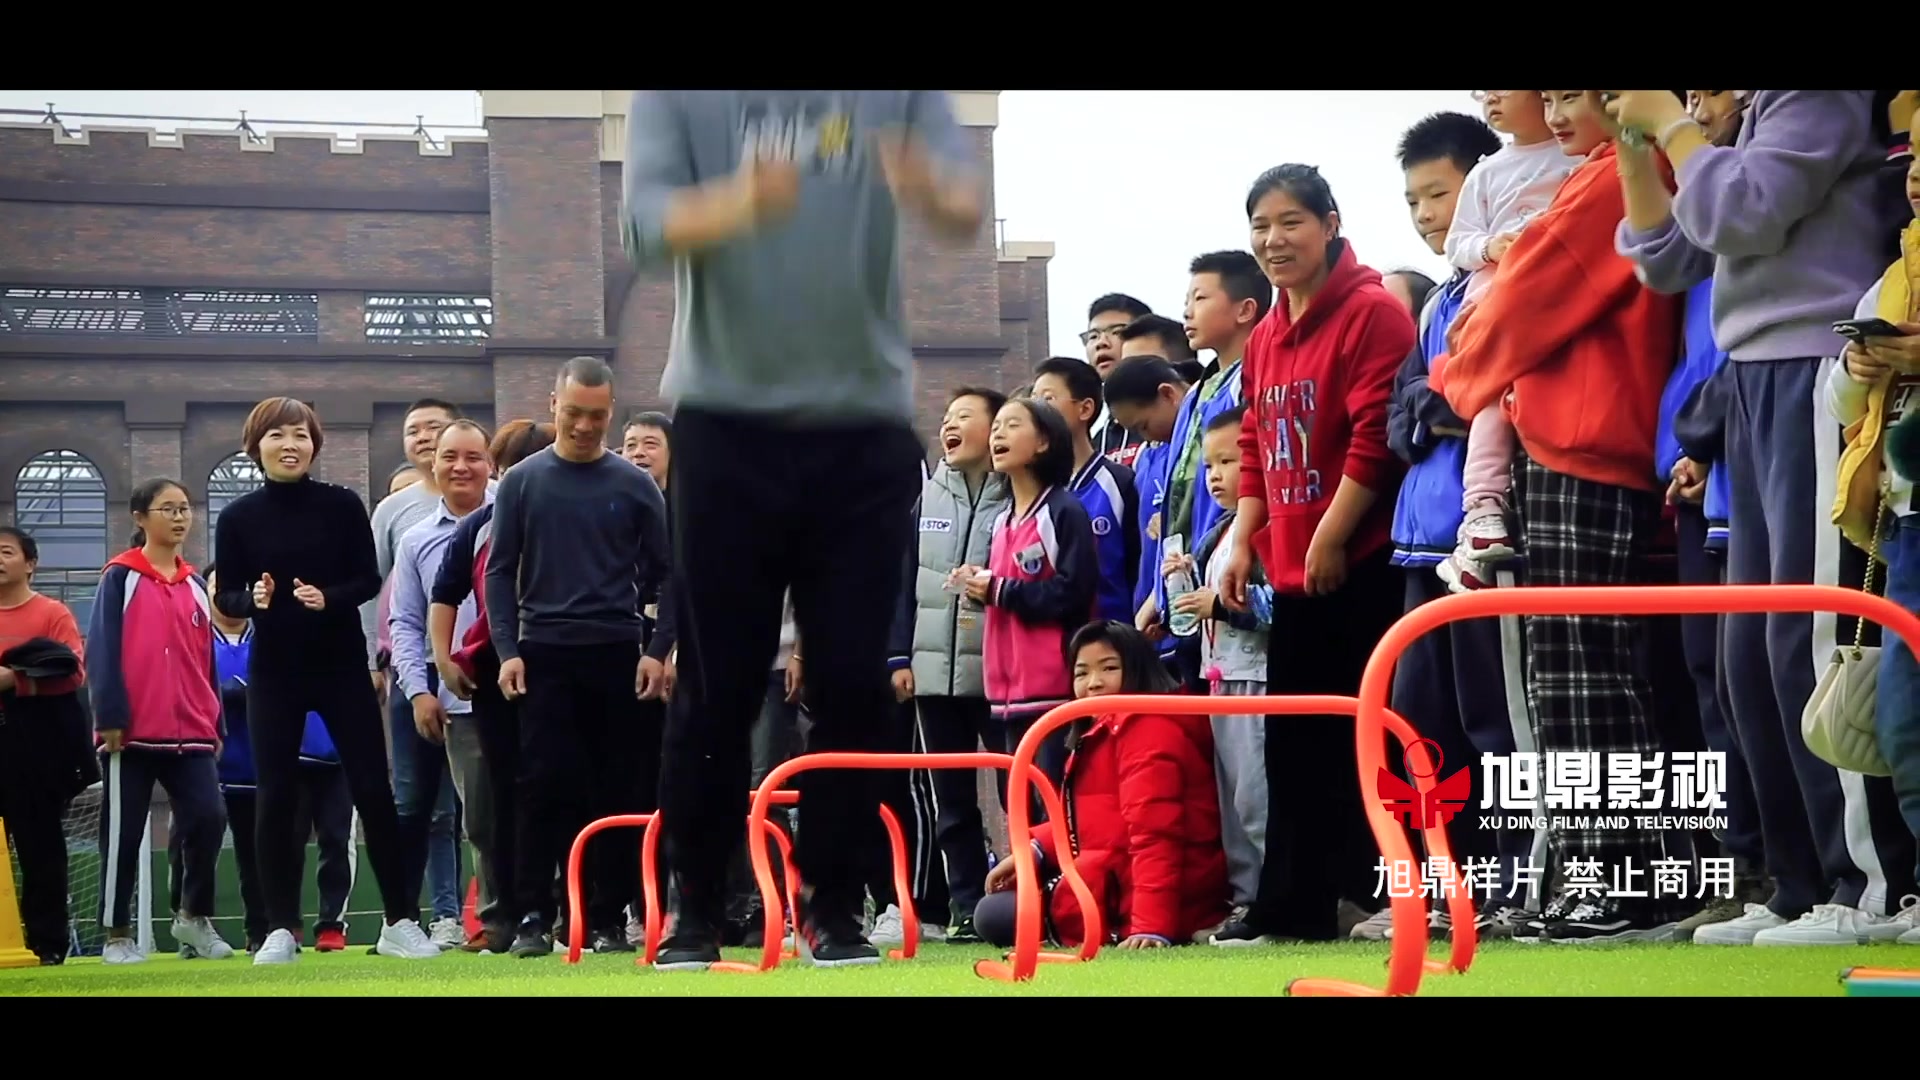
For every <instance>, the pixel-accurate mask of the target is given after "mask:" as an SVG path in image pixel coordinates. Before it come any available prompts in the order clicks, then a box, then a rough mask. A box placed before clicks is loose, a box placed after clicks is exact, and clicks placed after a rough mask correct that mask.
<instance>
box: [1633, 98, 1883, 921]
mask: <svg viewBox="0 0 1920 1080" xmlns="http://www.w3.org/2000/svg"><path fill="white" fill-rule="evenodd" d="M1609 93H1611V94H1613V95H1614V97H1613V99H1612V100H1611V101H1610V102H1609V103H1608V105H1607V108H1608V110H1609V111H1610V112H1611V113H1612V114H1613V115H1614V117H1615V118H1616V120H1617V121H1618V122H1619V123H1620V124H1621V125H1622V126H1624V127H1629V128H1632V129H1635V130H1637V131H1640V132H1643V133H1645V135H1646V139H1645V144H1644V145H1641V146H1638V147H1633V148H1628V147H1627V146H1626V144H1624V143H1623V149H1622V152H1621V163H1622V167H1623V168H1624V169H1626V170H1628V172H1631V173H1635V174H1637V175H1638V176H1640V177H1641V179H1639V180H1635V179H1634V177H1632V176H1628V177H1627V183H1628V184H1629V186H1632V187H1635V188H1636V189H1637V190H1638V191H1639V192H1642V193H1644V195H1645V196H1646V197H1645V198H1644V199H1633V200H1631V201H1630V203H1629V209H1628V214H1627V218H1626V220H1625V221H1624V222H1623V223H1622V224H1621V226H1620V228H1619V231H1618V233H1617V235H1616V237H1615V240H1616V246H1617V248H1618V250H1619V251H1620V252H1621V254H1623V255H1625V256H1627V257H1628V258H1629V259H1631V260H1632V261H1633V262H1634V264H1635V265H1636V267H1637V268H1638V270H1639V274H1640V278H1641V280H1643V281H1645V282H1646V283H1647V286H1648V287H1649V288H1652V289H1654V290H1657V291H1660V292H1666V293H1676V294H1677V293H1683V292H1685V291H1687V290H1688V289H1691V288H1692V287H1693V286H1694V285H1696V284H1698V283H1699V282H1701V281H1703V280H1705V279H1706V278H1708V277H1709V276H1711V277H1712V279H1713V322H1714V327H1713V337H1714V339H1715V341H1717V342H1718V343H1719V344H1720V345H1721V346H1722V347H1723V348H1725V349H1726V350H1727V355H1728V362H1729V365H1730V369H1731V380H1732V384H1733V385H1732V403H1731V406H1730V408H1729V414H1728V417H1727V426H1726V443H1725V462H1726V466H1727V478H1728V481H1729V487H1730V492H1731V496H1730V499H1729V507H1730V515H1729V518H1730V520H1729V522H1728V526H1729V534H1728V541H1727V583H1728V584H1730V585H1752V584H1806V583H1809V582H1811V583H1814V584H1822V585H1838V584H1840V583H1841V582H1843V581H1845V582H1848V583H1849V584H1851V585H1854V586H1855V587H1857V586H1858V583H1859V582H1860V580H1861V570H1862V569H1863V568H1864V563H1865V556H1864V555H1863V554H1862V553H1860V552H1857V551H1850V550H1847V546H1846V545H1844V544H1840V543H1837V542H1835V541H1836V539H1837V538H1835V537H1834V536H1833V534H1832V532H1831V531H1829V530H1832V529H1833V524H1832V520H1831V513H1830V508H1831V507H1832V506H1833V504H1834V501H1835V490H1834V488H1833V487H1832V486H1831V485H1832V484H1833V481H1834V471H1833V465H1832V462H1834V461H1835V460H1836V458H1837V456H1838V454H1839V450H1840V432H1839V428H1838V426H1837V425H1835V424H1834V423H1833V422H1832V420H1831V419H1830V418H1828V417H1826V416H1823V415H1819V414H1818V409H1817V406H1816V402H1817V401H1818V400H1819V397H1820V391H1821V387H1822V386H1823V384H1825V383H1826V381H1827V379H1828V377H1829V375H1830V374H1831V373H1832V371H1833V369H1834V368H1835V367H1836V366H1837V365H1838V360H1837V355H1838V353H1839V352H1840V350H1841V347H1842V346H1843V344H1844V342H1843V340H1842V338H1840V337H1839V336H1837V335H1836V334H1835V333H1834V328H1833V326H1834V323H1835V322H1837V321H1839V320H1842V319H1845V318H1847V317H1848V316H1850V315H1851V314H1853V309H1854V306H1855V304H1856V303H1857V302H1858V301H1859V299H1860V296H1861V294H1862V293H1864V292H1866V291H1867V289H1868V287H1869V286H1871V285H1872V284H1873V282H1874V280H1875V279H1876V278H1878V277H1879V276H1880V275H1881V273H1882V271H1883V270H1884V269H1885V267H1886V263H1885V257H1884V255H1883V252H1884V250H1885V248H1886V239H1887V238H1888V237H1889V236H1891V234H1892V233H1893V231H1894V230H1895V229H1896V227H1897V224H1896V222H1895V220H1894V219H1893V218H1892V217H1891V215H1890V214H1889V213H1888V212H1887V206H1886V202H1885V200H1884V199H1883V198H1882V195H1883V187H1882V177H1883V175H1884V174H1883V172H1882V169H1883V166H1884V162H1885V160H1886V157H1887V147H1886V144H1885V140H1884V138H1883V137H1881V136H1880V135H1879V134H1878V133H1877V132H1876V128H1877V125H1878V118H1879V116H1880V115H1882V113H1881V112H1880V111H1879V110H1878V109H1877V104H1876V100H1875V92H1874V91H1872V90H1753V91H1749V92H1748V94H1747V97H1746V108H1745V114H1744V119H1743V122H1742V128H1741V132H1740V135H1739V137H1738V138H1737V139H1736V140H1735V142H1734V144H1733V145H1731V146H1715V145H1713V144H1712V142H1711V140H1710V139H1709V138H1708V136H1707V131H1706V128H1704V127H1703V126H1702V125H1701V124H1700V123H1699V122H1698V121H1697V120H1696V119H1694V118H1693V117H1692V116H1690V115H1688V113H1687V109H1686V105H1685V104H1684V103H1683V102H1681V101H1680V100H1679V99H1678V98H1676V97H1675V96H1674V94H1673V92H1672V91H1669V90H1619V91H1609ZM1655 148H1657V149H1658V151H1659V154H1660V155H1663V156H1664V157H1665V158H1666V159H1667V160H1668V161H1669V162H1670V163H1671V165H1672V171H1673V176H1674V180H1675V182H1676V184H1677V188H1678V190H1677V191H1676V192H1675V193H1673V194H1672V195H1671V196H1668V195H1667V194H1666V193H1665V192H1664V191H1656V190H1655V187H1656V185H1653V184H1651V183H1649V182H1647V180H1646V179H1645V178H1646V176H1647V175H1649V174H1650V173H1651V172H1652V171H1653V170H1651V169H1650V168H1648V167H1647V166H1646V164H1645V163H1648V162H1650V161H1651V159H1652V158H1653V157H1654V156H1655V154H1654V150H1655ZM1881 340H1892V339H1881ZM1823 462H1824V463H1826V464H1822V463H1823ZM1843 564H1844V565H1843ZM1851 629H1852V627H1851V621H1850V620H1844V621H1843V620H1836V619H1834V618H1832V617H1817V616H1815V615H1813V614H1812V613H1800V614H1794V613H1778V614H1771V615H1766V614H1746V615H1729V616H1728V617H1727V623H1726V634H1725V641H1724V644H1723V646H1722V649H1721V655H1722V657H1723V658H1724V660H1723V662H1724V671H1725V680H1726V684H1727V700H1728V703H1729V705H1730V709H1731V714H1732V723H1733V727H1734V730H1735V732H1736V733H1737V736H1738V738H1739V741H1740V744H1741V746H1742V747H1743V749H1744V750H1745V751H1746V755H1747V765H1748V768H1749V770H1750V773H1751V775H1752V777H1753V784H1754V791H1755V795H1756V796H1757V799H1758V803H1759V813H1760V832H1761V838H1762V843H1763V846H1764V848H1765V851H1766V866H1767V871H1768V873H1769V874H1770V875H1771V876H1772V877H1773V879H1774V881H1775V883H1776V889H1775V892H1774V895H1773V896H1772V898H1771V899H1769V900H1768V901H1767V903H1766V904H1765V905H1750V906H1748V907H1747V909H1746V912H1745V913H1744V914H1742V915H1740V916H1738V917H1736V918H1733V919H1730V920H1727V921H1725V922H1721V923H1714V924H1709V925H1705V926H1701V927H1698V928H1697V929H1696V930H1695V931H1694V936H1693V940H1694V942H1695V943H1697V944H1716V945H1746V944H1755V943H1758V944H1809V945H1811V944H1822V943H1826V944H1852V943H1855V942H1857V941H1858V940H1860V935H1859V933H1857V932H1856V927H1857V926H1858V925H1860V924H1862V923H1863V922H1864V921H1871V920H1874V919H1884V918H1885V917H1887V916H1890V915H1892V914H1893V913H1894V912H1896V911H1897V910H1898V909H1899V902H1900V898H1901V897H1902V896H1904V895H1906V894H1907V893H1910V892H1913V891H1914V886H1913V885H1912V883H1911V881H1906V882H1905V883H1903V882H1902V881H1901V880H1900V879H1905V878H1909V877H1910V873H1909V872H1910V870H1911V868H1912V866H1913V853H1912V849H1911V846H1910V845H1911V840H1910V838H1909V837H1908V836H1907V833H1906V829H1905V828H1904V827H1903V826H1902V825H1901V823H1900V820H1899V814H1898V811H1897V804H1896V802H1895V799H1894V796H1893V793H1892V789H1891V786H1890V785H1889V783H1888V782H1887V781H1886V780H1884V779H1881V778H1876V777H1865V778H1859V777H1852V776H1849V777H1845V778H1843V777H1842V776H1841V775H1840V773H1839V771H1838V770H1836V769H1835V768H1834V767H1833V766H1831V765H1829V764H1827V763H1826V762H1824V761H1821V760H1820V759H1819V758H1817V757H1815V756H1814V755H1813V753H1812V752H1811V751H1809V750H1808V749H1807V748H1806V745H1805V743H1804V741H1803V740H1802V739H1801V737H1800V732H1799V730H1798V728H1799V723H1800V715H1801V713H1802V711H1803V710H1804V709H1805V708H1806V704H1807V701H1808V699H1809V698H1810V697H1811V696H1812V694H1813V688H1814V685H1815V682H1816V681H1817V679H1818V677H1819V671H1820V668H1821V667H1822V666H1824V665H1825V664H1826V662H1827V658H1828V657H1830V656H1832V655H1833V650H1834V648H1835V646H1836V645H1837V644H1838V642H1839V641H1840V640H1841V635H1843V634H1850V633H1851Z"/></svg>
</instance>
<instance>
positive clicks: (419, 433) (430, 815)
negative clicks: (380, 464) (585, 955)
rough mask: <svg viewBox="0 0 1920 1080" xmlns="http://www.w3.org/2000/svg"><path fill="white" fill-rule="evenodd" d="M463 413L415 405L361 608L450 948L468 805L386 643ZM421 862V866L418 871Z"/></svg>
mask: <svg viewBox="0 0 1920 1080" xmlns="http://www.w3.org/2000/svg"><path fill="white" fill-rule="evenodd" d="M459 418H460V410H459V408H458V407H456V406H455V405H454V404H453V403H451V402H448V401H442V400H441V399H439V398H421V399H420V400H418V401H416V402H414V403H413V404H411V405H409V406H407V412H406V417H405V419H404V420H403V421H402V423H401V428H400V445H401V449H402V451H403V452H404V453H405V454H406V461H405V462H404V463H403V464H402V465H401V466H400V468H398V469H396V470H394V474H393V476H391V477H389V478H388V484H389V488H388V490H389V492H390V493H389V494H388V495H387V497H386V498H384V499H381V500H380V501H379V503H378V504H377V505H376V506H375V507H374V509H373V550H374V559H375V561H376V562H377V564H378V565H379V568H380V581H381V582H382V587H381V595H380V596H378V597H375V598H374V599H372V600H369V601H367V602H366V603H364V604H362V605H360V626H361V629H362V630H364V631H365V632H366V635H367V666H368V668H369V669H370V670H371V671H372V672H373V685H374V687H375V689H376V690H378V691H379V693H380V694H381V704H382V705H384V706H385V710H386V719H387V732H388V736H389V737H388V740H387V741H388V743H389V745H390V746H391V747H392V754H393V798H394V806H395V808H396V809H397V810H398V811H399V813H400V837H401V847H402V850H403V851H404V852H405V853H406V857H407V860H408V867H409V869H408V871H407V873H408V877H409V878H410V879H415V880H417V877H418V875H420V874H425V876H426V878H427V884H428V895H429V898H430V900H431V908H432V914H433V918H432V921H431V922H430V923H429V924H428V926H427V934H428V936H429V937H431V938H432V939H433V942H434V944H436V945H439V946H440V947H441V948H445V949H452V948H458V947H460V946H462V945H464V944H466V943H467V933H466V930H465V929H464V928H463V927H462V925H461V920H460V907H461V900H462V898H463V896H464V891H463V890H462V889H461V888H460V843H459V833H460V827H459V820H460V808H459V804H458V800H457V799H456V797H455V794H454V786H455V785H454V783H453V780H452V778H451V776H450V775H449V773H448V766H447V755H446V753H445V751H444V750H442V748H440V747H438V746H435V745H433V744H432V743H430V742H428V741H426V740H425V739H423V738H421V737H420V733H419V732H418V731H416V730H415V729H414V725H413V710H412V708H411V707H410V706H408V704H407V700H406V698H405V696H403V695H398V694H394V693H391V687H390V685H389V681H390V676H391V670H390V669H391V666H392V664H391V660H389V659H386V658H383V657H382V655H381V648H380V643H381V641H382V640H383V639H385V638H387V637H388V635H389V633H390V629H391V626H392V597H391V592H390V590H391V589H392V579H393V568H394V556H395V555H396V553H397V552H398V551H399V548H400V538H401V537H402V536H404V535H406V533H407V531H408V530H409V529H412V528H413V527H414V526H415V525H418V524H420V523H421V522H422V521H425V520H427V519H428V518H430V517H432V516H433V514H434V511H435V509H436V508H437V507H438V506H439V505H440V485H439V484H438V483H437V482H436V481H435V480H434V478H433V459H434V446H435V444H436V443H438V442H439V439H440V433H441V432H442V431H444V430H446V427H447V425H448V424H451V423H453V422H454V421H455V420H457V419H459ZM403 475H407V476H411V477H413V479H412V480H411V481H410V482H409V483H408V485H407V486H405V487H400V488H397V489H396V488H394V487H393V485H394V484H397V483H399V481H400V479H401V477H402V476H403ZM383 600H384V601H385V607H386V610H385V611H384V612H383V611H382V601H383ZM416 862H417V863H418V864H419V868H418V869H416V868H414V863H416Z"/></svg>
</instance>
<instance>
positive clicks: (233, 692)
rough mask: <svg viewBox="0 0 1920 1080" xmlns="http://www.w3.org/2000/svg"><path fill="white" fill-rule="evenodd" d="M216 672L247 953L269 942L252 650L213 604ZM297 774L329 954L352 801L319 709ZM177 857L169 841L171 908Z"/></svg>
mask: <svg viewBox="0 0 1920 1080" xmlns="http://www.w3.org/2000/svg"><path fill="white" fill-rule="evenodd" d="M216 573H217V570H216V568H215V567H213V566H209V567H207V571H206V581H207V588H208V590H209V591H211V590H212V589H213V588H214V587H215V581H216ZM213 630H214V637H213V659H214V670H215V673H216V675H217V677H218V678H219V680H220V701H221V706H222V708H223V710H224V711H225V713H226V718H227V738H226V746H225V748H224V749H223V750H222V751H221V754H220V794H221V797H222V799H223V800H224V801H225V802H226V805H227V822H228V827H229V828H230V829H231V830H232V834H233V856H234V863H235V865H236V866H237V868H238V869H239V872H240V902H241V905H242V906H243V907H244V908H245V909H246V916H245V929H246V940H247V951H248V952H249V953H251V952H253V951H254V950H255V949H257V948H259V947H260V943H261V942H263V941H265V940H266V939H267V908H266V901H265V899H264V898H263V897H262V896H261V893H260V872H259V869H258V861H257V856H256V852H257V850H258V845H257V843H256V842H255V838H254V820H255V818H254V787H255V779H254V771H253V741H252V738H251V736H250V734H249V732H248V729H247V662H248V659H249V657H250V655H251V654H252V652H253V623H252V621H251V620H249V619H233V618H229V617H228V616H227V615H225V614H224V613H222V612H221V610H220V608H219V607H218V606H217V605H216V606H215V607H214V609H213ZM300 766H301V769H300V777H301V780H302V782H303V788H304V790H303V792H302V798H301V801H300V814H301V816H302V817H303V818H305V819H306V820H308V821H310V822H311V825H310V826H307V825H302V826H299V828H300V830H301V831H302V832H306V831H308V829H309V828H311V830H312V831H313V832H314V834H315V836H316V839H317V840H318V842H319V844H320V868H319V874H318V884H319V887H320V912H319V919H318V920H317V921H316V922H315V923H314V947H315V948H317V949H318V950H320V951H321V952H333V951H336V950H339V949H343V948H345V947H346V930H347V924H346V911H347V899H348V896H349V894H350V893H351V892H352V891H353V878H354V863H355V859H354V848H353V798H352V794H351V792H350V791H349V789H348V786H347V776H346V772H345V771H344V770H343V769H341V768H340V755H339V753H338V752H337V751H336V750H335V749H334V746H333V741H332V740H331V739H329V738H328V736H327V726H326V724H325V723H323V722H322V721H321V719H320V714H318V713H308V714H307V728H306V732H305V734H304V735H303V736H302V737H301V740H300ZM180 857H181V852H180V850H179V845H178V844H177V843H169V844H168V851H167V858H168V863H169V867H170V869H171V871H172V872H171V881H170V883H169V888H170V891H172V892H174V893H175V894H176V895H175V897H174V900H173V906H174V908H175V909H176V910H177V909H178V908H179V906H180V901H179V897H178V895H177V894H178V892H179V889H180V876H181V875H180ZM183 949H184V947H183Z"/></svg>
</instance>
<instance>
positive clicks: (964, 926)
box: [947, 915, 986, 945]
mask: <svg viewBox="0 0 1920 1080" xmlns="http://www.w3.org/2000/svg"><path fill="white" fill-rule="evenodd" d="M985 941H986V939H985V938H983V937H981V936H980V931H979V930H976V929H974V926H973V916H971V915H969V916H967V917H966V918H964V919H961V920H960V921H958V922H956V923H954V924H953V925H952V926H949V927H947V944H949V945H980V944H984V943H985Z"/></svg>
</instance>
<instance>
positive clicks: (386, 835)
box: [247, 668, 420, 933]
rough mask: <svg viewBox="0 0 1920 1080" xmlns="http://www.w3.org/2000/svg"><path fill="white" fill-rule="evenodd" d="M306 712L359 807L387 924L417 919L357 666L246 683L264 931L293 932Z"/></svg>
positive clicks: (383, 744) (380, 736)
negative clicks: (319, 725)
mask: <svg viewBox="0 0 1920 1080" xmlns="http://www.w3.org/2000/svg"><path fill="white" fill-rule="evenodd" d="M309 712H315V713H319V714H320V719H321V720H322V721H324V722H325V723H326V725H327V735H328V736H329V737H330V738H332V740H333V745H334V749H335V750H336V751H338V752H339V754H340V768H341V769H342V771H344V772H345V773H346V778H347V787H348V790H349V792H350V793H351V795H352V798H353V808H354V809H355V810H358V811H359V812H360V827H361V829H362V830H363V831H364V833H365V835H366V841H367V861H368V862H370V863H372V864H373V876H374V880H376V881H377V882H379V885H380V902H381V906H382V907H384V908H385V909H386V917H387V921H388V922H389V923H393V922H399V921H400V920H402V919H418V918H419V917H420V897H419V894H418V892H417V891H416V892H415V893H412V894H409V893H408V892H407V888H406V866H405V852H404V851H403V850H402V847H401V841H400V817H399V813H398V812H397V811H396V810H395V809H394V804H393V787H392V785H391V783H390V782H389V780H388V777H387V739H386V733H385V729H384V727H383V725H384V724H385V720H384V718H382V716H381V715H380V700H379V698H377V697H376V696H374V692H373V683H372V681H371V680H370V679H368V677H367V673H366V672H365V671H364V670H361V669H359V668H353V669H349V670H345V671H310V672H299V673H297V674H294V675H288V676H282V675H274V674H270V673H267V672H258V671H256V672H254V673H253V681H252V682H251V683H249V684H248V686H247V725H248V729H249V734H250V735H251V736H252V737H253V771H254V776H255V778H256V781H257V784H258V786H257V787H256V788H255V789H254V797H255V799H256V800H257V803H256V805H257V809H258V817H259V820H258V821H257V822H256V823H255V826H254V828H255V834H254V835H255V837H256V841H257V843H258V846H259V857H260V892H261V899H262V900H263V901H264V902H265V904H266V908H267V924H268V929H269V930H288V931H292V932H295V933H298V932H299V930H300V923H301V919H300V880H301V877H302V875H303V870H302V864H303V863H304V862H305V852H306V846H307V835H308V833H307V831H306V830H305V829H302V828H301V827H300V821H299V816H300V813H299V811H300V792H301V788H302V784H303V781H302V779H301V775H300V774H301V772H302V770H303V769H304V768H305V767H304V766H303V765H301V763H300V739H301V736H302V735H304V734H305V733H306V729H307V714H308V713H309Z"/></svg>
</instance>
